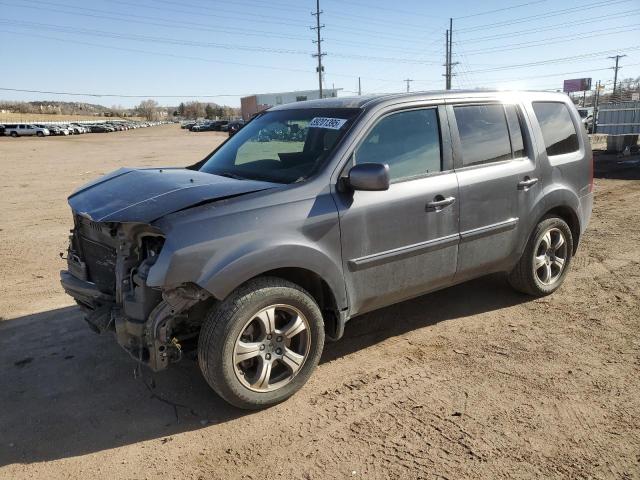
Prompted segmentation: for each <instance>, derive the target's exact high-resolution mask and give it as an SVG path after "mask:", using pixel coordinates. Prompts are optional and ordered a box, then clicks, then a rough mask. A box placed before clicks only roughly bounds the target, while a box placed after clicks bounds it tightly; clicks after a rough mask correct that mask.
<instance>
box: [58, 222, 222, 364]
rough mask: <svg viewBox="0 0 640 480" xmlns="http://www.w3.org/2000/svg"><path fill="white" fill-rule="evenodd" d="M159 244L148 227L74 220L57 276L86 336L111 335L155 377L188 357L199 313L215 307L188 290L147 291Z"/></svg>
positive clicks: (193, 345) (182, 287)
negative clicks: (89, 333) (86, 329)
mask: <svg viewBox="0 0 640 480" xmlns="http://www.w3.org/2000/svg"><path fill="white" fill-rule="evenodd" d="M164 241H165V238H164V236H163V234H162V232H161V231H159V230H158V229H157V228H155V227H153V226H151V225H148V224H142V223H118V222H95V221H93V220H91V219H90V218H88V217H87V216H84V215H82V214H74V228H73V230H71V235H70V236H69V248H68V255H67V265H68V270H67V271H62V272H60V276H61V283H62V286H63V287H64V289H65V291H66V292H67V293H68V294H69V295H71V296H72V297H73V298H74V299H75V300H76V302H77V303H78V305H79V306H80V307H81V309H82V310H83V312H84V314H85V319H86V321H87V322H88V323H89V325H90V326H91V328H92V329H93V330H95V331H96V332H99V333H104V332H107V331H113V332H115V334H116V338H117V340H118V343H119V344H120V345H121V346H122V347H123V348H124V349H125V350H126V351H127V352H129V354H130V355H131V356H132V357H134V358H135V359H136V360H138V361H140V362H141V363H145V364H147V365H148V366H149V367H151V369H153V370H155V371H158V370H162V369H164V368H166V367H167V366H168V365H169V363H171V362H174V361H178V360H179V359H180V358H181V357H182V355H183V353H185V352H189V351H193V350H195V348H196V344H197V337H198V332H199V330H200V326H201V323H202V319H203V316H204V313H205V311H206V309H208V308H210V306H211V304H212V303H213V302H214V301H215V300H214V299H213V298H212V297H211V296H210V295H209V293H207V292H206V291H205V290H203V289H201V288H200V287H198V286H196V285H195V284H182V285H175V286H171V287H165V288H160V287H149V286H148V285H147V278H148V275H149V271H150V269H151V268H152V266H153V265H154V263H155V262H156V260H157V258H158V255H159V254H160V251H161V249H162V247H163V245H164Z"/></svg>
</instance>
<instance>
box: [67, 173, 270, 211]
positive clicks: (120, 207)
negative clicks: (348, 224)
mask: <svg viewBox="0 0 640 480" xmlns="http://www.w3.org/2000/svg"><path fill="white" fill-rule="evenodd" d="M276 186H278V184H275V183H269V182H260V181H256V180H235V179H232V178H226V177H220V176H218V175H212V174H210V173H202V172H198V171H194V170H187V169H184V168H140V169H133V168H121V169H119V170H116V171H114V172H111V173H109V174H107V175H105V176H103V177H100V178H98V179H97V180H95V181H93V182H90V183H88V184H86V185H84V186H82V187H81V188H80V189H78V190H76V191H75V192H74V193H72V194H71V196H70V197H69V205H71V208H72V209H73V211H74V212H75V213H78V214H82V215H86V216H88V217H90V218H91V219H92V220H94V221H96V222H140V223H150V222H152V221H154V220H156V219H158V218H160V217H163V216H165V215H168V214H170V213H173V212H177V211H178V210H183V209H185V208H188V207H191V206H193V205H196V204H200V203H203V202H207V201H215V200H221V199H223V198H227V197H233V196H237V195H242V194H246V193H251V192H257V191H259V190H265V189H267V188H274V187H276Z"/></svg>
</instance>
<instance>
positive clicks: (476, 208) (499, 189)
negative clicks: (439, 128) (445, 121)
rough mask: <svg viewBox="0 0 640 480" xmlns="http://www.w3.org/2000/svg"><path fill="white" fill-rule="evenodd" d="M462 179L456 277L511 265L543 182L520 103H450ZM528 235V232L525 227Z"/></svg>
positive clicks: (456, 158)
mask: <svg viewBox="0 0 640 480" xmlns="http://www.w3.org/2000/svg"><path fill="white" fill-rule="evenodd" d="M447 112H448V115H449V121H450V126H451V131H452V138H453V142H452V143H453V146H454V157H455V160H454V162H455V170H456V173H457V176H458V182H459V185H460V248H459V253H458V269H457V273H456V281H462V280H465V279H467V278H472V277H476V276H479V275H482V274H484V273H490V272H493V271H500V270H503V269H505V268H508V267H509V266H510V265H511V264H512V263H513V262H514V259H515V258H517V256H518V254H519V252H518V249H519V238H520V236H521V235H522V233H523V232H520V230H521V229H523V228H527V226H526V224H527V222H525V221H521V220H524V219H526V218H528V215H530V214H531V212H532V210H533V208H534V206H535V199H536V197H537V196H538V193H539V188H540V182H539V178H538V168H537V166H536V159H535V155H534V154H532V155H529V154H528V153H529V152H532V151H533V148H532V145H531V143H530V139H529V138H528V137H527V136H526V135H524V134H523V132H525V131H527V129H526V125H527V123H526V117H525V115H524V113H523V110H522V108H521V106H520V105H518V104H502V103H499V102H484V103H473V104H470V103H467V104H464V103H461V104H453V105H450V106H448V107H447ZM527 235H528V233H527Z"/></svg>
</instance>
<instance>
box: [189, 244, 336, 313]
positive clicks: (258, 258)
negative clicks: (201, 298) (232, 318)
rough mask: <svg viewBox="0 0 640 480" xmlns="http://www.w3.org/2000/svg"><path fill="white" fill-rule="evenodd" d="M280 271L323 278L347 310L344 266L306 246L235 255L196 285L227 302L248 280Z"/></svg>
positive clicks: (240, 252)
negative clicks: (299, 271) (292, 270)
mask: <svg viewBox="0 0 640 480" xmlns="http://www.w3.org/2000/svg"><path fill="white" fill-rule="evenodd" d="M277 268H300V269H305V270H310V271H312V272H313V273H315V274H316V275H318V276H319V277H320V278H322V279H323V280H324V281H325V282H327V284H328V285H329V288H330V289H331V290H332V292H333V295H334V297H335V299H336V302H337V304H338V308H339V309H342V308H345V307H346V306H347V298H346V289H345V285H344V277H343V275H342V270H341V266H340V265H337V264H336V263H335V262H334V261H333V260H332V259H331V258H330V257H329V256H328V255H327V254H325V253H324V252H322V251H320V250H318V249H317V248H315V247H314V246H311V245H304V244H286V245H282V244H281V245H270V246H268V247H266V248H264V245H263V246H262V248H255V249H252V250H250V251H247V249H246V248H244V249H242V251H237V252H234V254H232V255H230V256H229V257H227V258H225V259H224V260H223V261H222V262H219V263H217V264H214V265H210V266H209V267H208V268H207V269H206V270H205V271H203V273H202V275H201V276H200V278H199V279H198V281H197V282H196V283H197V284H198V285H199V286H201V287H202V288H204V289H205V290H207V291H208V292H210V293H211V294H212V295H213V296H214V297H216V298H218V299H222V298H225V297H226V296H227V295H229V293H231V292H232V291H233V290H234V289H235V288H237V287H238V286H239V285H241V284H243V283H244V282H246V281H247V280H249V279H251V278H253V277H256V276H258V275H261V274H263V273H265V272H268V271H270V270H275V269H277Z"/></svg>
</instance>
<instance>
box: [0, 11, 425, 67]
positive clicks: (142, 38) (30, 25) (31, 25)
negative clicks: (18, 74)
mask: <svg viewBox="0 0 640 480" xmlns="http://www.w3.org/2000/svg"><path fill="white" fill-rule="evenodd" d="M0 24H5V25H10V26H14V27H18V28H26V29H36V30H38V31H40V30H43V29H44V30H53V31H56V32H61V33H69V34H71V35H85V36H92V37H93V36H101V37H106V38H114V39H126V40H133V41H138V42H152V43H165V44H169V45H185V46H197V47H207V48H220V49H226V50H240V51H248V52H264V53H278V54H291V55H308V54H309V52H308V51H304V50H288V49H279V48H271V47H259V46H250V45H238V44H223V43H213V42H198V41H192V40H184V39H174V38H168V37H152V36H149V35H138V34H122V33H114V32H108V31H104V30H93V29H82V28H75V27H68V26H64V25H53V24H46V23H37V22H25V21H20V20H8V19H2V18H0ZM321 28H324V25H323V26H322V27H321ZM323 55H326V53H323ZM331 55H332V56H334V57H337V58H348V59H352V60H364V61H374V62H388V63H405V64H418V65H424V64H429V63H437V62H436V61H435V60H428V59H411V58H409V59H402V58H398V57H377V56H373V55H356V54H342V53H332V54H331ZM314 56H315V55H314Z"/></svg>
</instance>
